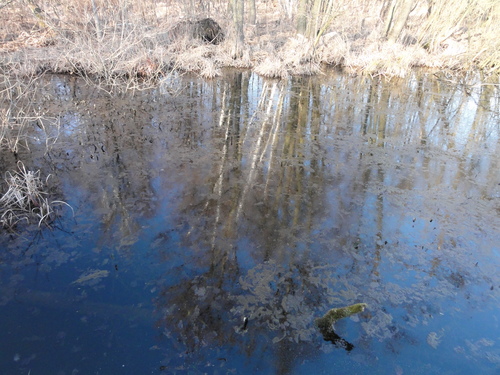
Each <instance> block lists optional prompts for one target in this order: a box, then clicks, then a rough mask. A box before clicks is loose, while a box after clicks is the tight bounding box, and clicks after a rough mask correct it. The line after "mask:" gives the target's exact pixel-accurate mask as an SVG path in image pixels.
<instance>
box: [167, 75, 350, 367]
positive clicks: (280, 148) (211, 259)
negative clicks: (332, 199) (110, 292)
mask: <svg viewBox="0 0 500 375" xmlns="http://www.w3.org/2000/svg"><path fill="white" fill-rule="evenodd" d="M252 85H255V82H249V76H248V75H247V74H241V73H238V74H236V75H235V78H234V79H233V80H232V81H230V82H229V83H228V84H225V85H224V87H223V88H222V93H221V94H222V98H223V101H222V103H221V111H220V122H219V126H218V128H217V129H216V134H217V136H218V137H219V139H220V148H219V152H218V153H217V154H216V155H215V156H214V157H213V167H212V173H210V174H207V178H206V181H207V182H205V183H203V185H206V184H207V183H208V185H209V186H210V191H209V194H206V193H205V192H204V191H203V190H201V189H200V188H199V186H196V185H194V184H193V185H192V186H193V188H192V191H191V192H189V193H186V194H184V200H183V202H182V205H181V207H183V209H184V212H185V214H186V215H187V214H189V220H190V221H191V222H190V227H191V229H190V230H189V231H188V234H187V236H186V237H185V239H184V240H185V241H186V243H187V244H188V245H189V246H191V247H194V248H196V249H197V251H202V253H203V254H205V257H204V259H203V261H202V262H201V263H200V264H199V265H198V267H201V268H202V269H205V270H206V271H204V272H202V273H200V274H197V275H196V276H194V277H193V276H192V275H191V274H189V275H186V276H185V278H183V279H182V280H178V282H176V283H175V284H174V285H171V286H168V287H165V288H164V289H163V292H162V293H161V297H160V299H159V300H158V303H159V305H160V306H170V307H171V308H168V309H167V310H166V311H164V318H163V320H164V325H165V327H167V328H166V329H167V331H168V332H169V333H168V334H169V335H171V334H174V332H175V334H176V335H178V336H179V337H180V339H181V340H182V341H183V342H184V343H185V344H186V345H187V346H188V348H191V349H193V348H195V347H200V343H202V342H206V341H207V340H208V341H210V342H211V343H212V344H215V345H217V344H219V345H222V344H223V343H234V345H238V346H241V350H242V351H243V352H246V353H248V354H249V353H251V352H252V351H254V350H256V347H257V346H259V345H261V342H262V340H264V342H265V341H272V342H273V343H275V344H276V345H277V348H280V347H282V346H283V345H285V346H289V343H294V344H297V343H299V342H311V341H312V338H313V335H314V334H318V332H317V331H316V329H315V328H314V323H313V317H314V315H315V314H316V315H317V313H318V310H319V311H320V312H321V311H323V310H325V309H326V308H328V307H330V306H331V305H332V304H333V303H334V302H337V303H338V302H339V301H340V299H338V298H335V297H334V296H333V295H332V294H331V291H330V288H329V284H330V283H331V282H332V281H331V280H330V278H329V277H327V276H325V275H324V273H325V269H324V268H322V267H320V266H319V265H318V264H319V260H318V259H316V260H314V257H310V256H307V255H305V253H307V249H308V247H309V244H308V241H307V238H309V237H310V236H311V230H312V228H313V227H314V220H315V218H317V217H321V212H322V210H323V207H324V199H325V198H324V195H323V169H324V163H323V159H322V158H323V151H322V150H321V148H320V147H319V142H317V137H318V134H319V117H318V111H319V107H318V105H319V98H320V96H319V95H318V89H319V87H318V86H312V84H311V82H310V81H308V80H305V82H302V80H297V81H295V80H294V81H292V82H290V83H289V84H279V83H277V82H269V83H264V84H263V87H262V90H261V92H260V96H259V97H258V98H254V100H255V101H256V102H257V103H258V104H257V107H256V109H255V111H254V113H251V114H250V115H249V116H247V112H246V111H247V108H248V105H249V104H251V103H252V102H251V100H249V99H248V93H249V87H252ZM311 119H313V120H312V121H311ZM197 178H199V176H198V177H197ZM193 207H194V210H195V212H193V211H192V210H193ZM241 241H243V244H242V243H241ZM247 241H248V242H249V243H251V246H252V247H255V248H256V251H253V252H252V253H251V254H248V253H247V250H246V249H247V246H246V245H245V242H247ZM208 249H210V250H209V251H208ZM248 256H251V257H252V258H253V259H249V258H247V257H248ZM307 258H310V259H307ZM262 262H265V263H262ZM254 263H256V264H257V265H256V266H252V264H254ZM243 317H248V318H249V328H248V331H247V334H245V335H244V334H243V332H242V331H241V330H240V329H239V328H240V327H241V324H242V319H243ZM245 337H247V338H246V339H245ZM259 337H260V338H259ZM211 338H213V339H211ZM263 338H266V339H263ZM243 343H244V344H243ZM318 345H319V344H318ZM276 353H277V354H276V355H277V356H278V357H279V356H280V354H279V353H282V354H283V355H285V353H287V354H286V355H289V353H288V351H287V350H284V351H280V350H279V349H277V351H276ZM276 363H277V364H281V365H282V364H284V363H289V361H288V360H286V358H277V359H276ZM281 365H279V366H281ZM278 371H279V372H282V373H286V372H288V371H289V369H285V368H281V369H280V370H278Z"/></svg>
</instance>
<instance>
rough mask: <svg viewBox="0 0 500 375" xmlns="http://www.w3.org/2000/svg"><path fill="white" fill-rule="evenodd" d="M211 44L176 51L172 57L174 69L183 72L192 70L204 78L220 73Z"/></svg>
mask: <svg viewBox="0 0 500 375" xmlns="http://www.w3.org/2000/svg"><path fill="white" fill-rule="evenodd" d="M215 48H216V47H214V46H211V45H204V44H203V45H198V46H197V47H192V48H186V49H185V50H184V51H182V52H181V51H178V52H177V54H176V56H175V57H174V62H175V65H174V67H175V69H177V70H180V71H183V72H194V73H197V74H199V75H200V76H202V77H204V78H214V77H217V76H219V75H221V71H220V69H219V67H218V66H217V64H216V61H215V59H214V49H215Z"/></svg>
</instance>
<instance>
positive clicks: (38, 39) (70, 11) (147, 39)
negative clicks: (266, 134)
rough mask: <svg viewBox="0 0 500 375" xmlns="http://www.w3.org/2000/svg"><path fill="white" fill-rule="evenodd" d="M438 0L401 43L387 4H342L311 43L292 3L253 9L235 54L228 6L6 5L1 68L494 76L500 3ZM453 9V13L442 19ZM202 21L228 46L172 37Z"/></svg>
mask: <svg viewBox="0 0 500 375" xmlns="http://www.w3.org/2000/svg"><path fill="white" fill-rule="evenodd" d="M28 3H29V4H31V5H33V4H35V3H33V2H32V1H29V2H28ZM437 3H439V1H436V2H435V4H434V9H433V11H432V13H429V9H430V7H429V6H428V4H427V3H425V4H419V5H417V6H415V7H414V8H413V9H412V11H411V13H410V15H409V17H408V20H407V22H406V26H405V28H404V29H403V31H402V33H401V36H400V37H399V38H397V39H396V40H391V38H387V37H386V35H385V31H384V30H385V27H386V22H385V21H384V20H383V15H384V11H385V12H387V10H384V7H387V5H386V3H384V2H381V1H376V0H373V1H366V2H360V1H358V2H354V3H353V2H350V3H347V2H344V1H340V2H338V3H336V5H335V9H330V11H329V13H324V14H322V15H321V16H322V17H323V19H322V20H320V21H318V25H319V26H321V30H318V31H317V32H315V33H314V34H312V36H309V37H306V36H304V35H303V34H300V33H297V26H296V24H297V10H296V4H295V7H293V6H291V5H290V4H292V2H285V1H281V2H272V1H267V2H256V17H255V23H253V22H251V21H248V22H247V21H245V23H244V25H243V27H244V43H243V45H241V43H240V45H239V46H237V47H236V44H237V42H236V41H237V38H236V36H235V31H234V27H233V26H234V23H233V21H232V18H231V17H232V16H231V13H230V9H228V6H227V3H222V2H202V3H199V4H198V5H196V6H195V5H193V6H188V5H186V4H185V3H181V2H179V3H177V2H175V1H171V2H168V5H167V2H158V1H145V2H141V4H128V2H126V1H121V0H118V1H114V2H107V3H104V2H103V3H102V4H101V3H100V2H96V1H92V2H90V3H86V2H84V1H74V2H69V3H65V4H62V3H55V2H51V1H46V2H44V3H40V4H39V6H38V4H37V5H36V7H35V8H33V7H32V8H31V9H30V8H29V7H28V6H27V5H26V3H21V2H19V3H17V2H16V3H8V4H7V5H5V6H4V9H3V10H4V12H3V15H2V17H3V19H4V20H3V21H4V22H3V25H2V27H1V29H0V41H1V44H0V59H1V60H0V61H1V65H2V67H3V69H2V70H4V71H5V72H9V73H16V74H19V75H27V76H32V75H36V74H39V73H41V72H47V71H49V72H54V73H70V74H79V75H82V76H88V77H93V78H95V77H99V78H101V79H104V81H105V82H106V83H108V84H109V83H111V84H113V83H117V84H120V85H121V84H123V78H124V77H125V78H135V77H141V78H142V80H143V81H144V80H146V81H147V80H149V79H156V78H157V77H158V76H160V75H164V74H166V72H170V71H172V70H176V71H180V72H193V73H196V74H199V75H200V76H203V77H206V78H212V77H215V76H218V75H220V74H221V69H222V68H225V67H237V68H247V69H252V70H253V71H255V72H256V73H258V74H260V75H262V76H265V77H271V78H285V77H287V76H290V75H313V74H318V73H320V72H321V71H322V70H324V69H325V67H332V66H334V67H338V68H342V69H344V70H345V71H347V72H349V73H355V74H367V75H372V76H374V75H383V76H387V77H404V76H405V75H407V74H408V72H409V71H410V70H411V69H412V68H415V67H426V68H431V69H435V70H450V71H452V72H455V73H461V72H466V71H470V70H482V71H484V72H486V73H498V71H499V67H500V64H499V63H498V62H499V61H500V53H499V52H498V51H500V40H499V38H498V37H497V35H496V32H495V31H494V25H496V24H497V21H498V19H499V17H500V6H499V5H498V4H496V3H494V2H492V1H490V0H475V1H474V3H475V5H474V7H472V8H471V5H470V3H471V2H468V3H469V6H468V8H467V6H466V5H462V1H460V0H454V1H452V2H447V4H442V5H441V6H440V5H439V4H437ZM287 4H289V5H290V9H288V8H287ZM436 4H437V5H436ZM450 7H453V9H454V13H448V14H447V15H446V17H444V16H440V15H444V14H446V13H445V11H447V10H448V11H450V9H449V8H450ZM327 16H328V17H327ZM203 17H211V18H213V19H215V20H216V21H217V22H218V23H219V24H220V26H221V27H222V29H223V30H224V33H225V39H224V41H223V42H222V43H220V44H218V45H212V44H207V43H204V42H203V41H200V40H195V39H193V38H192V37H191V35H189V33H188V34H186V35H183V36H181V37H179V36H178V35H175V36H174V35H173V34H174V33H173V32H172V31H173V30H175V28H176V26H177V25H178V24H179V23H180V22H184V21H185V20H187V19H189V20H192V19H200V18H203ZM457 17H458V18H457ZM319 26H318V27H319ZM309 34H310V33H309ZM129 83H130V82H129Z"/></svg>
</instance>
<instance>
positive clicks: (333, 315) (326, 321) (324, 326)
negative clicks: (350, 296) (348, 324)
mask: <svg viewBox="0 0 500 375" xmlns="http://www.w3.org/2000/svg"><path fill="white" fill-rule="evenodd" d="M366 306H367V304H366V303H356V304H354V305H350V306H345V307H337V308H333V309H331V310H328V312H327V313H326V314H325V315H324V316H323V317H321V318H317V319H316V320H315V322H316V325H317V326H318V328H319V329H320V330H328V329H331V327H332V325H333V324H334V323H335V322H336V321H337V320H339V319H342V318H347V317H348V316H351V315H354V314H357V313H360V312H362V311H364V310H365V308H366Z"/></svg>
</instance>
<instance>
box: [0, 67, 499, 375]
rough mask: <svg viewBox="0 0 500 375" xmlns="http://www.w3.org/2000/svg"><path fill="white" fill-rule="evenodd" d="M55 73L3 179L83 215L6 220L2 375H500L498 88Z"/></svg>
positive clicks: (7, 157)
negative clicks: (33, 178)
mask: <svg viewBox="0 0 500 375" xmlns="http://www.w3.org/2000/svg"><path fill="white" fill-rule="evenodd" d="M42 83H43V84H41V85H40V86H39V87H38V88H37V92H36V96H34V97H33V99H32V104H33V106H32V108H34V109H36V110H37V111H38V113H39V114H43V116H44V117H46V118H52V119H57V121H51V123H52V125H50V124H48V125H46V126H45V127H37V128H36V130H33V131H32V132H31V133H30V134H28V138H27V139H26V142H27V144H28V145H29V150H28V149H21V150H20V151H19V153H18V154H17V155H14V154H12V153H11V152H8V151H2V153H1V154H0V169H1V170H0V172H1V173H5V172H6V171H12V170H15V169H16V162H17V160H22V161H23V163H24V165H25V166H26V168H27V169H30V170H40V173H41V176H48V175H49V174H50V175H51V178H50V181H51V183H52V184H53V185H54V186H55V187H56V191H57V194H56V195H57V197H56V198H57V199H61V200H64V201H66V202H67V203H68V204H69V205H71V207H72V210H71V209H69V208H67V207H64V206H61V207H60V208H59V209H60V211H59V213H60V215H59V217H58V219H57V220H56V221H54V222H53V223H52V224H51V228H46V227H42V229H40V230H37V229H36V228H33V227H26V226H24V227H21V226H19V227H18V228H17V230H18V234H13V233H10V232H8V231H7V230H2V231H1V232H0V248H1V251H0V290H1V295H0V317H1V319H0V332H2V334H1V335H0V368H1V369H2V370H1V373H2V374H31V375H38V374H163V373H168V374H202V373H207V374H256V373H258V374H332V373H335V374H396V375H402V374H471V373H478V374H479V373H480V374H500V273H499V272H498V269H499V266H500V229H499V228H500V89H499V86H498V85H495V84H492V83H489V82H488V80H486V79H484V78H483V77H480V76H470V77H464V78H463V79H462V80H459V81H454V82H453V81H452V80H448V79H447V78H446V76H445V75H441V76H435V75H432V74H427V73H425V72H416V73H415V74H413V75H412V76H411V77H409V78H408V79H404V80H392V81H385V80H383V79H380V78H368V77H352V76H346V75H342V74H337V73H331V74H329V75H325V76H321V77H316V78H291V79H289V80H283V81H273V80H265V79H262V78H260V77H258V76H256V75H253V74H252V73H250V72H238V71H230V72H227V73H226V74H225V76H224V77H223V78H220V79H215V80H212V81H203V80H199V79H195V78H187V77H175V78H170V79H169V80H165V82H162V83H161V84H159V86H158V87H157V88H155V89H151V90H145V91H136V92H133V93H127V94H123V93H122V94H117V95H113V96H111V95H108V94H106V93H105V92H104V91H102V90H99V89H98V88H96V87H95V86H90V85H86V84H85V82H84V81H83V80H81V79H79V78H75V77H66V76H57V75H53V76H47V77H45V78H44V80H43V81H42ZM56 123H57V124H58V125H57V126H56V125H55V124H56ZM42 130H43V131H42ZM359 302H362V303H366V304H367V308H366V309H365V311H363V312H361V313H359V314H356V315H352V316H351V317H347V318H344V319H341V320H339V321H337V322H336V323H335V333H336V334H337V335H338V336H339V338H341V340H339V341H336V342H334V343H332V342H330V341H326V340H325V339H324V338H323V336H322V335H321V333H320V332H319V331H318V329H317V327H316V326H315V323H314V320H315V318H318V317H321V316H323V315H324V314H325V313H326V312H327V311H328V310H329V309H331V308H333V307H341V306H346V305H350V304H354V303H359ZM245 318H247V319H248V321H247V323H244V319H245ZM346 343H348V345H347V344H346Z"/></svg>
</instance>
